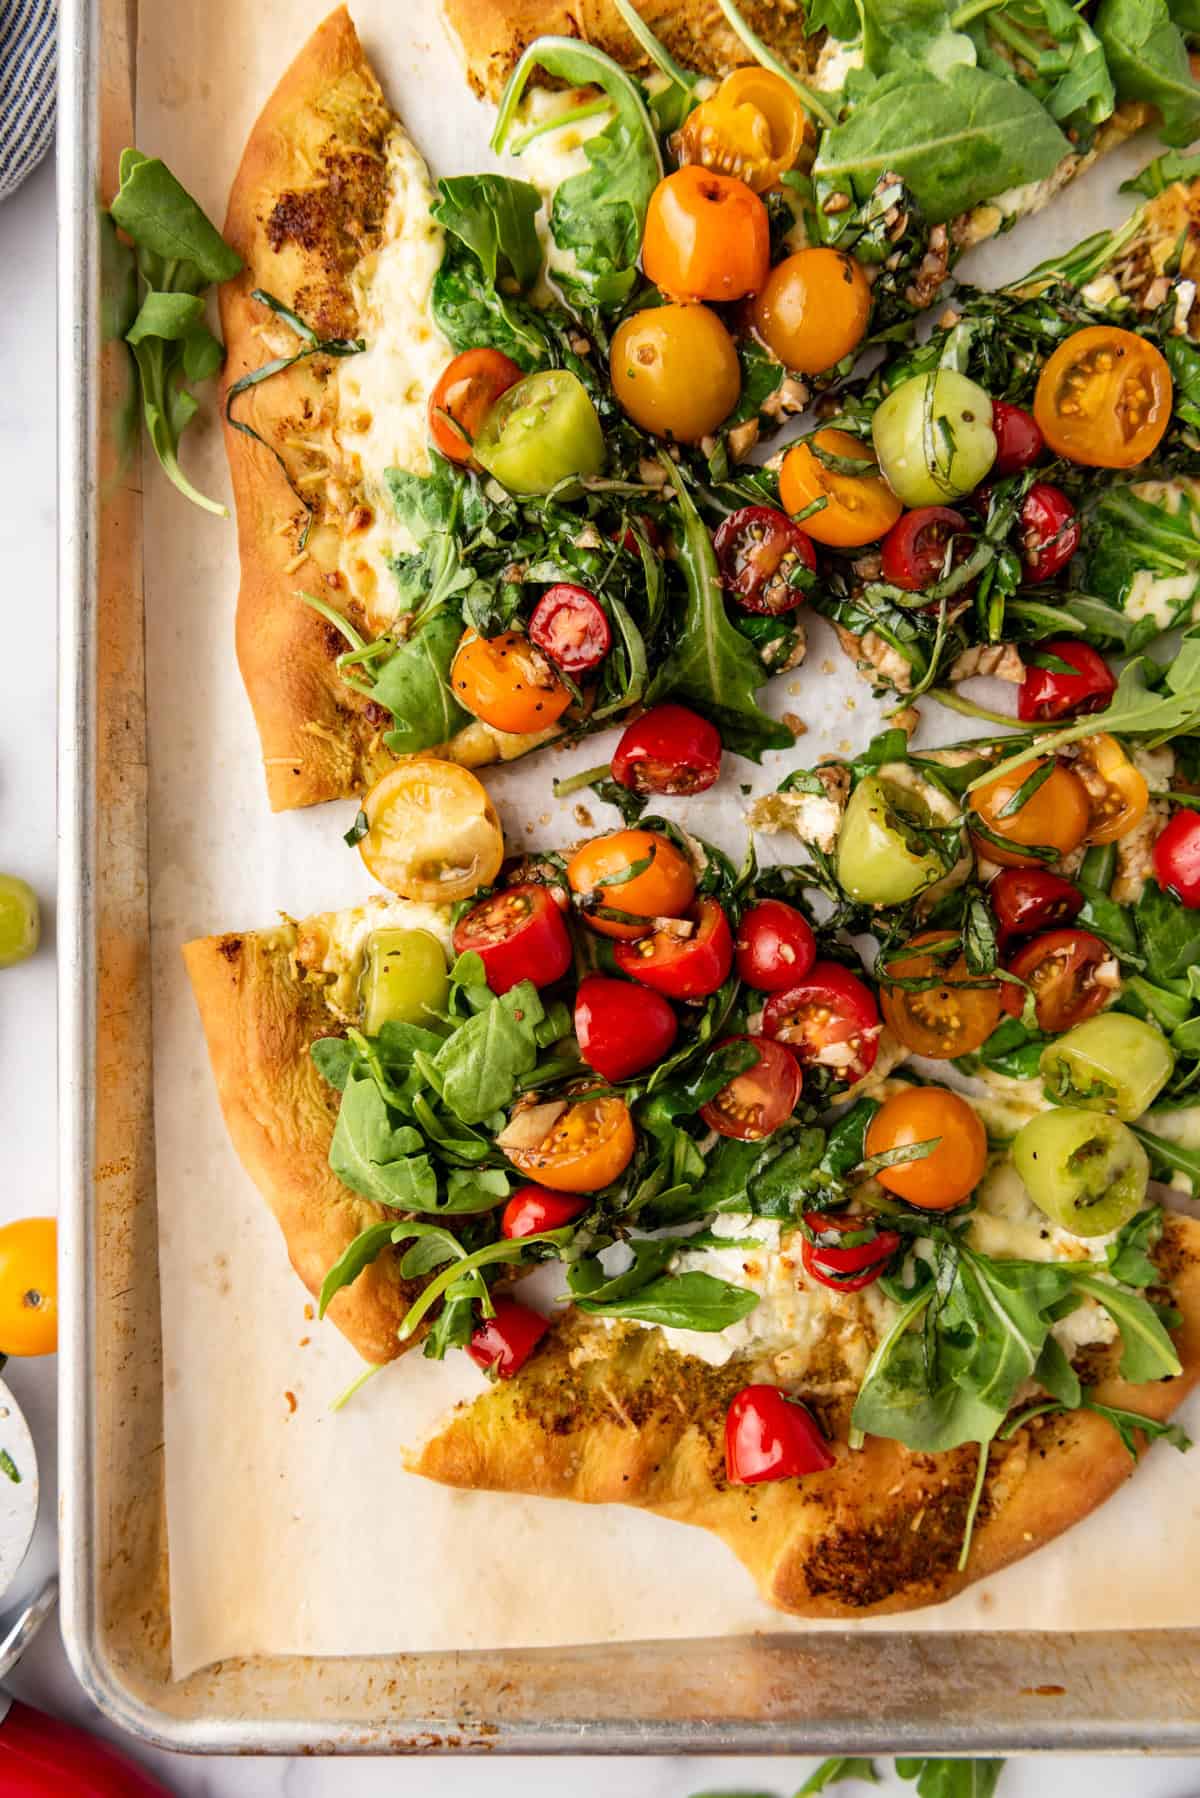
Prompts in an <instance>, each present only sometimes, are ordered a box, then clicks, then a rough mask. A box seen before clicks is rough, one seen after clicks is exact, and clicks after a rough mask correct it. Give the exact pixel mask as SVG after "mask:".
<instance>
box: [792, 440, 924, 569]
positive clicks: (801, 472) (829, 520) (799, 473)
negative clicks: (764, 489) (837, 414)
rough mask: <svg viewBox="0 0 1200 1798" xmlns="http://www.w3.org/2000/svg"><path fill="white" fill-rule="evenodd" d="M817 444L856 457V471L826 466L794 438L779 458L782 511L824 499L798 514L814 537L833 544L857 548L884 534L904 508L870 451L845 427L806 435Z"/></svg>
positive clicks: (850, 458) (835, 453) (827, 450)
mask: <svg viewBox="0 0 1200 1798" xmlns="http://www.w3.org/2000/svg"><path fill="white" fill-rule="evenodd" d="M812 442H813V444H815V445H816V447H817V449H818V450H824V451H825V453H826V455H829V456H838V457H841V458H843V459H845V460H847V461H850V462H861V463H862V465H863V472H862V473H861V474H843V473H842V472H841V471H840V470H839V469H836V468H830V467H828V466H827V465H826V464H825V463H824V462H822V461H821V460H820V458H819V457H818V456H817V455H816V454H815V453H814V451H813V448H812V446H811V445H810V444H808V443H796V444H793V446H792V448H791V449H790V450H789V451H788V453H787V455H786V456H785V457H784V459H783V467H782V469H781V470H780V472H779V497H780V499H781V500H782V501H783V504H784V507H785V508H786V510H787V511H789V512H792V513H796V512H803V511H805V510H806V508H807V507H809V506H811V505H812V504H813V502H814V501H815V500H823V501H824V502H825V503H824V505H823V506H822V507H821V509H820V511H818V512H813V513H812V514H811V516H809V517H807V518H806V519H805V520H804V528H805V530H806V531H807V532H808V534H809V536H810V537H814V538H815V539H816V541H817V542H818V543H828V544H829V545H830V546H831V547H832V548H834V549H857V548H858V547H859V546H860V545H862V544H864V543H874V542H876V541H877V539H878V538H880V537H883V536H885V535H886V533H887V532H888V531H890V530H891V528H892V526H893V525H894V524H895V522H896V520H897V519H898V518H899V516H900V514H901V512H902V511H903V510H904V508H903V506H902V505H901V503H900V501H899V500H898V499H897V498H896V495H895V494H894V493H893V492H892V490H891V488H890V487H889V486H888V484H887V482H886V481H885V480H884V478H883V476H882V475H881V474H880V473H879V467H878V464H877V462H876V460H875V456H874V453H873V451H872V450H871V449H870V448H869V447H868V446H867V445H866V444H865V443H863V442H862V440H861V438H858V437H852V436H851V435H850V433H849V431H836V430H833V429H832V428H830V427H826V428H825V429H824V430H822V431H818V432H817V433H816V434H815V436H814V437H813V439H812Z"/></svg>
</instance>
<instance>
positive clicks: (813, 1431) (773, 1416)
mask: <svg viewBox="0 0 1200 1798" xmlns="http://www.w3.org/2000/svg"><path fill="white" fill-rule="evenodd" d="M835 1462H836V1456H835V1455H833V1454H831V1453H830V1449H829V1444H828V1443H827V1442H826V1440H825V1438H824V1436H823V1435H822V1434H821V1430H820V1426H819V1425H818V1423H817V1420H816V1418H815V1417H814V1416H813V1414H812V1412H811V1411H810V1410H809V1408H808V1406H807V1405H805V1404H802V1403H801V1402H800V1400H799V1399H793V1398H787V1397H786V1396H785V1395H784V1394H783V1393H782V1392H780V1390H779V1388H778V1386H743V1387H742V1390H741V1391H740V1392H739V1393H738V1395H737V1397H736V1398H735V1399H734V1401H733V1403H732V1404H731V1405H730V1407H729V1410H728V1411H727V1412H726V1414H725V1477H726V1479H727V1480H729V1482H730V1484H731V1485H734V1486H759V1485H761V1484H762V1483H763V1481H764V1480H798V1479H803V1477H804V1475H805V1474H806V1473H823V1472H824V1471H825V1469H826V1468H827V1467H832V1466H834V1464H835Z"/></svg>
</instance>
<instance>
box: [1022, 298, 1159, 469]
mask: <svg viewBox="0 0 1200 1798" xmlns="http://www.w3.org/2000/svg"><path fill="white" fill-rule="evenodd" d="M1172 392H1173V389H1172V382H1171V371H1170V369H1169V368H1168V366H1167V362H1166V358H1165V357H1164V356H1163V354H1162V351H1161V350H1158V349H1156V348H1155V346H1154V345H1153V344H1152V343H1150V342H1149V341H1148V340H1147V339H1146V338H1145V337H1139V336H1138V335H1137V334H1136V333H1135V332H1133V331H1122V330H1119V329H1118V328H1117V327H1116V326H1114V325H1089V326H1087V327H1086V328H1085V329H1084V330H1082V331H1074V332H1072V334H1071V336H1070V337H1068V338H1067V339H1066V340H1065V342H1063V343H1060V344H1059V346H1058V348H1057V349H1056V350H1055V351H1054V354H1053V355H1052V356H1051V357H1050V358H1049V360H1048V361H1047V363H1046V365H1045V367H1044V368H1043V369H1042V372H1041V374H1040V375H1039V376H1038V384H1037V392H1036V393H1035V395H1034V399H1033V411H1034V417H1035V418H1036V419H1037V422H1038V424H1039V426H1040V427H1041V430H1042V433H1043V435H1044V436H1045V439H1046V442H1047V443H1048V444H1049V445H1050V448H1051V449H1052V450H1053V451H1054V453H1055V455H1056V456H1065V457H1066V458H1067V460H1068V461H1069V462H1082V463H1084V464H1085V466H1087V467H1088V468H1133V467H1134V466H1135V464H1137V463H1138V462H1144V461H1145V460H1146V458H1147V456H1149V455H1152V454H1153V452H1154V451H1155V450H1156V449H1157V448H1158V446H1159V444H1160V443H1161V441H1162V438H1163V435H1164V433H1165V431H1166V428H1167V426H1168V424H1170V422H1171V401H1172Z"/></svg>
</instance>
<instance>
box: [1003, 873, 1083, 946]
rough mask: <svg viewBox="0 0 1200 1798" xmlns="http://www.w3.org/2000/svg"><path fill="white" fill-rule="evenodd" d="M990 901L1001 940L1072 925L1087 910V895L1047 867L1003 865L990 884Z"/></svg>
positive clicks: (1006, 940) (1008, 940)
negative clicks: (1045, 868) (1057, 926)
mask: <svg viewBox="0 0 1200 1798" xmlns="http://www.w3.org/2000/svg"><path fill="white" fill-rule="evenodd" d="M987 896H988V904H989V905H990V906H991V908H992V912H993V914H994V916H995V919H996V923H997V924H998V925H999V927H1000V942H1001V944H1002V945H1003V944H1006V943H1008V942H1011V940H1012V939H1013V937H1019V936H1033V934H1034V933H1035V931H1038V930H1051V929H1053V928H1054V927H1055V926H1056V925H1058V924H1069V923H1071V921H1072V919H1074V918H1076V917H1078V915H1079V913H1080V912H1081V911H1082V910H1083V894H1082V893H1081V892H1080V890H1079V888H1078V887H1077V886H1072V885H1071V882H1070V881H1069V880H1064V879H1063V877H1062V875H1061V874H1047V873H1046V871H1045V870H1044V869H1043V868H1003V869H1002V870H1001V871H1000V873H999V874H997V875H996V876H995V878H994V879H993V880H991V881H990V882H989V884H988V889H987Z"/></svg>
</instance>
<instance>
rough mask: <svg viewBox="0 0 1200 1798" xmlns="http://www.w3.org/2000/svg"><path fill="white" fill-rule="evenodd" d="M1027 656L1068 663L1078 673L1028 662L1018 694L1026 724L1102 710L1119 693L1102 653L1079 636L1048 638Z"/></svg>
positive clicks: (1022, 720)
mask: <svg viewBox="0 0 1200 1798" xmlns="http://www.w3.org/2000/svg"><path fill="white" fill-rule="evenodd" d="M1028 653H1029V654H1030V655H1031V656H1034V657H1036V656H1044V657H1046V658H1049V657H1051V656H1053V658H1054V659H1055V661H1057V662H1069V663H1070V664H1071V667H1072V668H1073V669H1074V670H1075V672H1074V674H1064V673H1063V671H1062V670H1061V669H1060V668H1039V667H1038V666H1037V665H1036V663H1034V662H1029V661H1027V662H1026V664H1025V679H1024V680H1023V681H1022V682H1021V688H1020V691H1019V693H1018V694H1017V716H1018V717H1019V718H1020V719H1021V722H1022V723H1023V724H1046V723H1049V722H1050V721H1051V720H1053V719H1056V718H1078V717H1079V716H1081V715H1082V714H1083V713H1085V712H1100V711H1103V709H1104V707H1105V706H1106V705H1107V704H1108V702H1109V700H1110V699H1111V698H1112V696H1113V694H1114V693H1115V692H1116V690H1117V682H1116V676H1115V675H1114V674H1113V673H1112V670H1111V669H1110V668H1109V665H1108V663H1107V662H1106V661H1105V660H1104V657H1103V656H1102V655H1101V654H1100V651H1099V650H1098V649H1093V648H1092V646H1091V644H1090V643H1081V642H1080V641H1079V639H1078V637H1049V638H1047V640H1046V641H1045V642H1044V643H1036V644H1035V645H1034V647H1033V649H1032V650H1031V651H1029V652H1028Z"/></svg>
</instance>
